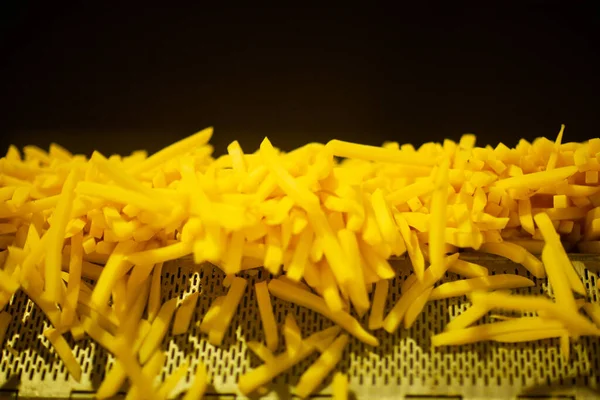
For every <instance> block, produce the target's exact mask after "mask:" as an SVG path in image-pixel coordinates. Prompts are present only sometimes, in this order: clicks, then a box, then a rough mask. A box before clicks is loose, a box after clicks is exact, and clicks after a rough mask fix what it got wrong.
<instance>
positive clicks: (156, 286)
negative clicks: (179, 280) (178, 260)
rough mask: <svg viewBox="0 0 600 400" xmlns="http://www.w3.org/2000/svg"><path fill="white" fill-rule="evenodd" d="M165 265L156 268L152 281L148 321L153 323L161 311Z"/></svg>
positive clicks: (158, 265)
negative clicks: (163, 269)
mask: <svg viewBox="0 0 600 400" xmlns="http://www.w3.org/2000/svg"><path fill="white" fill-rule="evenodd" d="M162 268H163V263H160V264H157V265H156V266H154V270H153V271H152V280H151V281H150V293H149V294H148V321H150V322H153V321H154V318H156V315H157V314H158V311H159V310H160V297H161V277H162Z"/></svg>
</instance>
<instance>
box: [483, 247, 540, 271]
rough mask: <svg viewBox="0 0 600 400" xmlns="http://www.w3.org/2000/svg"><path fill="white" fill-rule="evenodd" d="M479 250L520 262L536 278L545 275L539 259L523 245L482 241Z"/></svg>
mask: <svg viewBox="0 0 600 400" xmlns="http://www.w3.org/2000/svg"><path fill="white" fill-rule="evenodd" d="M479 251H481V252H484V253H490V254H495V255H497V256H502V257H506V258H508V259H509V260H511V261H513V262H515V263H517V264H521V265H523V266H524V267H525V268H527V269H528V270H529V272H531V274H532V275H533V276H535V277H536V278H545V277H546V272H545V270H544V265H543V264H542V263H541V262H540V260H538V259H537V258H536V257H535V256H534V255H533V254H531V253H529V252H528V251H527V250H525V249H524V248H523V247H521V246H519V245H516V244H514V243H508V242H501V243H484V244H482V245H481V247H480V248H479Z"/></svg>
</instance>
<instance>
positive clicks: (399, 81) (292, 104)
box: [0, 1, 600, 153]
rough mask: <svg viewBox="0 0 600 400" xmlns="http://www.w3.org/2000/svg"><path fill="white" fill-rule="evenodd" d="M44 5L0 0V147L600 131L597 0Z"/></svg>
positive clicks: (581, 135) (120, 148)
mask: <svg viewBox="0 0 600 400" xmlns="http://www.w3.org/2000/svg"><path fill="white" fill-rule="evenodd" d="M49 3H55V2H46V3H41V2H40V3H35V2H26V1H4V2H3V5H2V8H3V9H2V11H1V13H0V15H1V17H0V18H1V19H2V32H1V38H0V55H1V57H2V62H1V67H0V68H1V71H0V73H1V75H0V76H1V78H0V85H1V86H0V96H1V97H0V98H1V99H2V105H1V110H2V111H1V112H0V127H1V128H0V130H1V132H2V143H1V144H2V148H1V149H0V151H5V149H6V148H7V146H8V144H9V143H14V144H17V145H19V146H23V145H25V144H37V145H40V146H44V147H45V146H47V145H48V144H49V143H50V142H52V141H55V142H58V143H60V144H62V145H64V146H66V147H67V148H69V149H71V150H73V151H75V152H84V153H90V152H91V151H92V150H93V149H99V150H101V151H102V152H104V153H112V152H119V153H125V152H129V151H131V150H134V149H137V148H146V149H148V150H150V151H155V150H158V149H159V148H161V147H163V146H165V145H167V144H169V143H171V142H173V141H175V140H177V139H179V138H182V137H184V136H187V135H189V134H191V133H194V132H195V131H197V130H199V129H202V128H204V127H206V126H210V125H212V126H215V136H214V138H213V140H212V142H213V143H214V144H215V146H216V148H217V151H218V152H222V151H223V150H224V148H225V146H226V144H227V143H229V142H230V141H232V140H234V139H239V140H240V142H241V144H242V147H244V148H245V150H247V151H250V150H255V149H256V147H257V146H258V144H259V143H260V140H261V139H262V138H263V137H264V136H269V137H270V139H271V140H272V141H273V142H274V144H275V145H276V146H279V147H282V148H285V149H290V148H293V147H296V146H299V145H301V144H304V143H306V142H308V141H321V142H323V141H326V140H328V139H331V138H334V137H337V138H344V139H347V140H353V141H359V142H363V143H372V144H381V143H382V142H383V141H384V140H396V141H399V142H412V143H415V144H420V143H423V142H425V141H432V140H435V141H439V140H441V139H443V138H446V137H449V138H454V139H458V138H459V137H460V135H461V134H462V133H464V132H473V133H476V134H477V135H478V138H479V143H481V144H485V143H491V144H496V143H497V142H499V141H502V142H505V143H506V144H507V145H514V144H516V141H517V140H518V138H520V137H525V138H528V139H532V138H535V137H537V136H547V137H550V138H554V137H555V135H556V133H557V132H558V129H559V127H560V123H565V124H567V131H566V139H567V140H571V141H582V140H586V139H589V138H591V137H597V136H599V134H598V127H599V126H600V124H599V122H600V121H599V109H600V108H599V105H600V102H599V101H598V96H599V94H600V84H599V79H598V73H599V71H600V62H599V60H600V58H599V50H600V47H599V46H598V42H597V40H596V34H597V33H598V32H596V31H597V30H598V29H597V25H598V24H599V22H600V18H599V14H598V8H597V6H594V2H587V3H586V2H568V1H563V2H515V3H514V4H511V6H507V5H504V6H498V5H494V6H490V5H485V4H477V3H473V4H470V3H460V2H447V4H446V5H445V6H442V7H439V6H437V5H433V3H430V2H421V3H419V4H422V5H420V6H418V7H417V6H415V5H414V4H412V5H411V6H410V7H407V6H405V5H402V4H397V5H396V6H394V7H393V8H392V7H383V6H374V5H369V6H368V9H367V8H365V7H367V6H365V5H364V4H363V5H361V6H360V7H353V6H351V5H349V4H345V5H344V6H343V7H338V8H336V7H334V6H331V5H326V6H319V7H314V8H310V7H309V6H308V5H306V3H290V4H285V3H287V2H281V3H280V6H278V7H277V8H265V7H259V6H257V5H252V6H247V7H242V8H235V7H232V6H231V5H228V7H225V6H222V7H219V6H215V5H211V6H207V5H206V4H201V5H200V4H199V5H197V6H195V7H194V8H181V7H180V8H175V7H172V8H166V7H163V8H160V7H154V6H152V5H150V4H148V2H146V3H140V5H138V6H133V5H128V6H127V7H125V8H124V7H123V6H118V5H116V4H117V2H114V4H110V5H109V4H108V3H112V2H106V3H103V4H105V5H99V4H96V3H102V2H86V3H74V4H68V5H60V6H59V5H56V4H49ZM200 3H204V2H200ZM481 3H488V2H481ZM490 3H494V2H490ZM292 4H296V5H292ZM298 4H302V7H300V6H299V5H298ZM498 4H501V2H498ZM502 4H507V3H502ZM599 37H600V35H599Z"/></svg>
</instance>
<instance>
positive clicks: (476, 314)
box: [444, 304, 490, 331]
mask: <svg viewBox="0 0 600 400" xmlns="http://www.w3.org/2000/svg"><path fill="white" fill-rule="evenodd" d="M489 311H490V310H489V308H488V307H486V306H483V305H480V304H474V305H472V306H471V307H469V308H467V309H466V310H465V311H463V312H462V313H460V314H459V315H458V316H456V317H454V319H452V320H451V321H450V322H449V323H448V324H446V327H445V328H444V330H445V331H453V330H457V329H464V328H467V327H469V326H470V325H473V324H474V323H475V322H477V321H479V320H480V319H481V318H483V316H484V315H485V314H487V313H488V312H489Z"/></svg>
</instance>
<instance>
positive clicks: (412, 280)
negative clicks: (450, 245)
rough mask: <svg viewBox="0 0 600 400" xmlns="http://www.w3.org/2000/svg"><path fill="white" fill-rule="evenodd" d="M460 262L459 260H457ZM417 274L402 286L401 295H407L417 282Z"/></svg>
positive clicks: (407, 279) (406, 280) (411, 276)
mask: <svg viewBox="0 0 600 400" xmlns="http://www.w3.org/2000/svg"><path fill="white" fill-rule="evenodd" d="M457 261H458V260H457ZM417 281H418V279H417V274H410V275H409V276H408V277H407V278H406V279H405V280H404V281H403V282H402V285H401V286H400V293H406V292H407V291H408V289H410V287H411V286H412V285H414V283H415V282H417Z"/></svg>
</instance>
